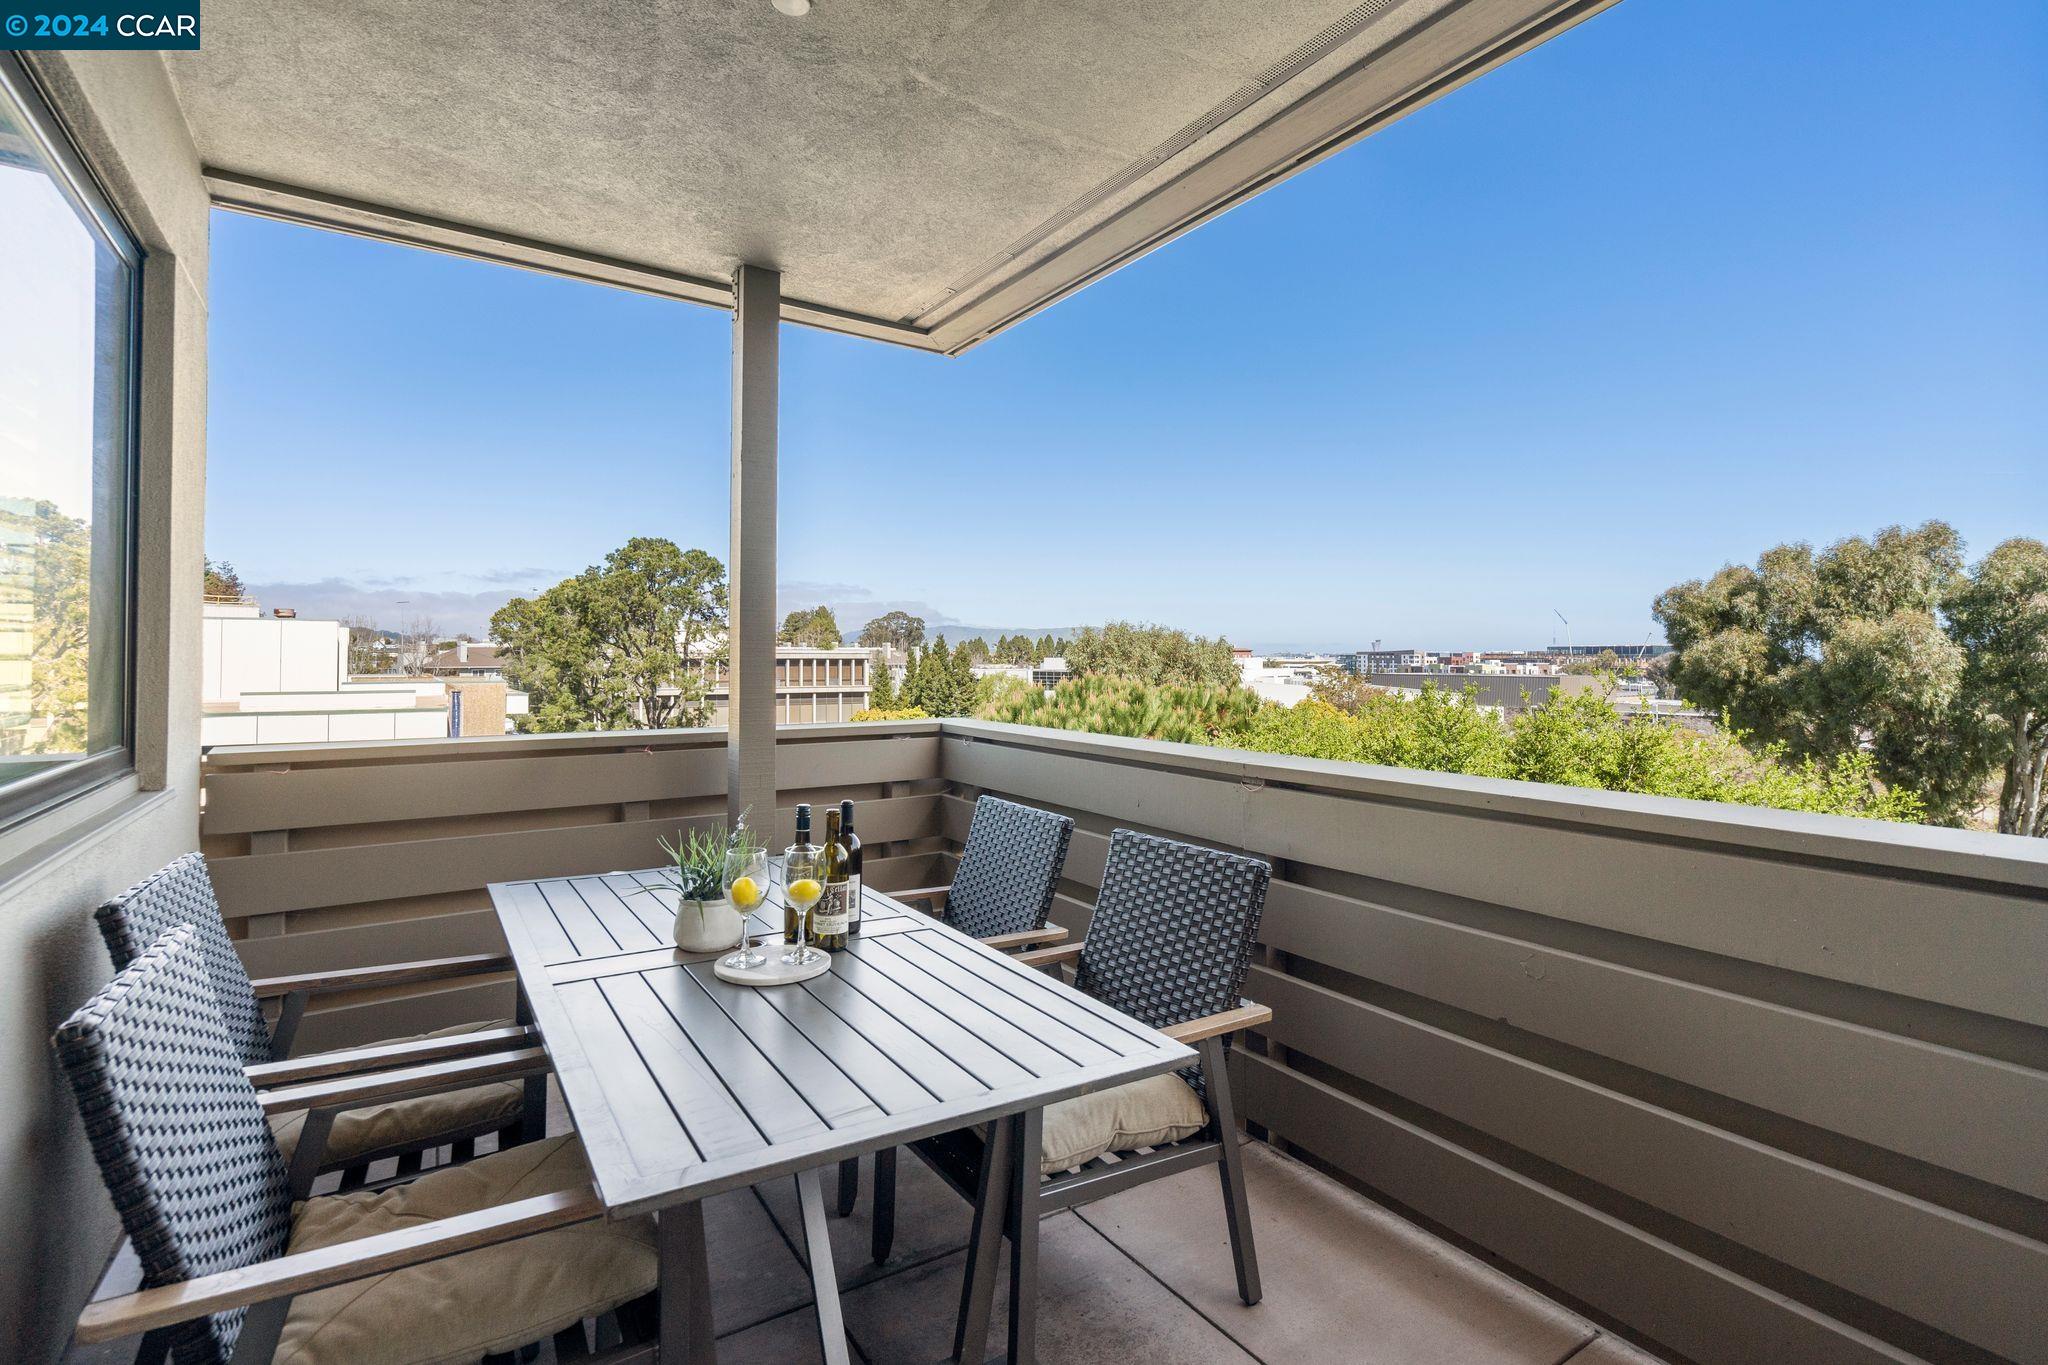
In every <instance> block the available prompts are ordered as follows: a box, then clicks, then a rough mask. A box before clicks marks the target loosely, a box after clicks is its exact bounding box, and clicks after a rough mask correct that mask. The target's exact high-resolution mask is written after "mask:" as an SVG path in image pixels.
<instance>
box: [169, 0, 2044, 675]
mask: <svg viewBox="0 0 2048 1365" xmlns="http://www.w3.org/2000/svg"><path fill="white" fill-rule="evenodd" d="M212 269H213V308H212V372H211V376H212V377H211V385H212V401H211V422H210V426H211V430H210V440H209V445H210V455H209V461H210V472H209V480H208V485H209V489H208V527H207V544H208V548H209V551H210V552H211V553H212V554H213V555H214V556H216V557H225V558H228V559H230V560H232V561H234V563H235V564H236V565H237V566H238V567H239V568H240V569H241V570H242V572H243V575H244V577H245V578H246V579H248V580H249V581H251V582H252V583H255V584H257V585H260V586H261V589H262V591H263V593H264V596H265V599H266V604H267V605H278V606H284V605H296V606H298V607H300V609H301V610H302V612H304V611H307V610H321V611H334V610H340V609H343V608H345V607H347V606H349V605H354V606H357V607H360V608H362V609H365V610H367V611H369V612H370V613H371V614H372V615H374V616H378V617H381V618H388V620H387V623H390V624H396V620H397V619H398V618H400V617H403V616H405V615H409V614H412V613H416V612H425V613H427V614H430V615H432V616H434V617H435V618H436V619H437V620H438V621H440V622H441V623H442V624H443V625H444V626H447V627H450V628H463V627H468V628H471V629H475V628H476V624H477V622H478V621H480V619H481V618H482V617H484V616H487V615H488V612H489V610H490V608H491V606H493V605H494V604H495V603H496V602H497V601H500V600H502V599H503V597H505V596H506V595H508V594H509V593H511V592H515V591H516V592H526V591H532V590H534V589H536V588H540V587H544V586H546V585H547V584H549V583H552V582H554V581H555V580H556V579H558V578H560V577H562V576H564V575H566V574H569V573H573V572H575V571H576V570H578V569H580V568H582V567H583V566H585V565H586V564H590V563H593V562H595V561H597V560H598V559H600V558H602V556H603V555H604V554H605V552H606V551H607V550H609V549H612V548H614V547H615V546H616V545H618V544H619V543H620V542H622V541H623V540H625V539H626V538H627V537H628V536H630V535H640V534H657V535H666V536H669V537H671V538H673V539H675V540H677V541H678V542H680V543H682V544H684V545H685V546H690V545H696V546H702V547H704V548H706V549H708V550H711V551H712V552H713V553H716V554H718V555H720V556H721V557H723V555H724V554H725V549H726V538H727V532H726V516H727V509H726V488H725V474H726V458H727V457H726V449H727V441H728V392H729V390H728V384H729V378H728V371H727V363H728V344H729V323H728V319H727V317H726V315H724V314H722V313H717V312H713V311H711V310H708V309H701V308H693V307H690V306H688V305H683V304H677V303H672V302H666V301H660V300H653V299H646V298H641V297H637V296H634V295H629V294H624V293H619V292H615V291H610V290H605V289H599V288H595V287H591V286H586V285H579V284H573V283H569V282H566V281H560V280H552V279H548V278H545V277H541V276H537V275H533V274H528V273H524V272H519V271H513V270H507V269H502V268H498V267H492V266H486V265H480V264H475V263H471V262H466V261H460V260H455V259H452V258H449V257H444V256H439V255H434V254H430V253H425V252H419V251H411V250H406V249H403V248H397V247H390V246H384V245H380V244H375V243H368V242H362V241H357V240H354V239H351V238H346V237H339V236H334V235H330V234H323V233H318V232H314V231H309V230H305V229H298V228H290V227H284V226H280V225H277V224H272V223H267V222H262V221H257V220H252V219H247V218H243V217H239V216H237V215H232V214H217V215H216V217H215V222H214V257H213V267H212ZM2044 376H2048V6H2044V5H2042V4H2040V3H2039V0H1972V3H1971V4H1970V5H1969V6H1967V7H1966V8H1965V9H1961V10H1958V9H1953V8H1948V7H1940V6H1920V5H1904V4H1890V3H1885V4H1876V5H1870V4H1862V3H1854V2H1853V0H1626V3H1624V4H1622V5H1620V6H1618V7H1617V8H1615V9H1613V10H1610V11H1608V12H1607V13H1605V14H1603V15H1601V16H1599V17H1597V18H1595V19H1593V20H1592V21H1590V22H1589V23H1587V24H1584V25H1582V26H1580V27H1579V28H1577V29H1575V30H1573V31H1571V32H1569V33H1567V34H1565V35H1564V36H1563V37H1561V38H1559V39H1557V40H1555V41H1553V42H1551V43H1550V44H1548V45H1546V46H1545V47H1543V48H1541V49H1539V50H1538V51H1536V52H1535V53H1533V54H1530V55H1529V56H1526V57H1523V58H1521V59H1518V60H1517V61H1515V62H1512V63H1510V64H1509V65H1508V66H1506V67H1505V68H1503V69H1501V70H1499V71H1496V72H1494V73H1492V74H1490V75H1488V76H1486V77H1483V78H1482V79H1481V80H1479V81H1477V82H1476V83H1474V84H1472V85H1470V86H1467V87H1466V88H1464V89H1463V90H1460V91H1456V92H1454V93H1453V94H1452V95H1450V96H1449V97H1447V98H1445V99H1444V100H1441V101H1439V102H1438V103H1436V104H1434V105H1432V106H1430V107H1428V108H1426V109H1424V110H1422V111H1421V112H1419V113H1417V114H1415V115H1413V116H1411V117H1410V118H1408V119H1407V120H1405V121H1403V122H1402V123H1400V124H1398V125H1396V126H1394V127H1392V128H1390V129H1387V130H1384V131H1382V132H1381V133H1379V134H1377V135H1375V136H1374V137H1372V138H1370V139H1368V140H1367V141H1366V142H1364V143H1362V144H1361V145H1359V146H1357V147H1354V148H1352V149H1351V150H1350V151H1348V152H1345V153H1344V154H1342V155H1340V156H1338V157H1336V158H1334V159H1332V160H1330V161H1328V162H1325V163H1324V164H1323V165H1321V166H1319V167H1316V168H1314V169H1312V170H1310V171H1308V172H1306V173H1305V174H1303V175H1300V176H1297V177H1296V178H1295V179H1293V180H1292V181H1290V182H1288V183H1287V184H1285V185H1282V186H1280V187H1279V188H1277V189H1275V190H1272V191H1269V192H1268V193H1266V194H1264V195H1262V196H1261V197H1259V198H1258V199H1256V200H1254V201H1253V202H1251V203H1249V204H1247V205H1244V206H1242V207H1240V208H1238V209H1236V210H1234V211H1233V212H1231V213H1229V214H1227V215H1225V216H1224V217H1223V218H1221V219H1219V220H1217V221H1215V222H1212V223H1210V224H1208V225H1206V226H1204V227H1202V228H1200V229H1198V230H1197V231H1195V232H1194V233H1192V234H1190V235H1188V236H1186V237H1184V238H1182V239H1181V240H1180V241H1178V242H1175V243H1173V244H1172V245H1170V246H1168V247H1166V248H1164V249H1162V250H1160V251H1157V252H1155V253H1153V254H1152V255H1151V256H1148V257H1146V258H1145V259H1144V260H1142V261H1140V262H1138V263H1136V264H1135V265H1132V266H1128V267H1126V268H1125V269H1124V270H1122V271H1120V272H1118V273H1117V274H1115V275H1113V276H1111V277H1110V278H1109V279H1107V280H1105V281H1102V282H1100V283H1098V284H1096V285H1094V286H1092V287H1091V288H1089V289H1087V290H1085V291H1083V292H1082V293H1080V294H1079V295H1076V296H1075V297H1073V298H1070V299H1068V300H1066V301H1065V302H1062V303H1060V304H1059V305H1057V306H1056V307H1054V308H1053V309H1051V310H1050V311H1049V312H1047V313H1044V314H1041V315H1040V316H1039V317H1037V318H1034V319H1032V320H1030V321H1028V322H1026V323H1024V324H1023V325H1021V326H1020V327H1018V328H1016V329H1014V330H1012V331H1011V332H1009V333H1007V334H1004V335H1002V336H999V337H997V338H996V339H995V340H993V341H991V342H988V343H985V344H984V345H983V346H981V347H980V348H978V349H977V350H975V351H972V352H970V353H969V354H968V355H966V356H965V357H962V358H959V359H955V360H947V359H942V358H938V357H932V356H926V355H922V354H918V353H914V352H910V351H905V350H901V349H898V348H894V347H886V346H878V345H874V344H872V343H864V342H859V341H854V340H850V339H847V338H843V337H836V336H831V335H827V334H824V333H819V332H811V331H806V330H802V329H796V328H790V329H786V330H785V332H784V371H783V416H782V423H783V425H782V486H783V504H782V508H783V510H782V522H781V578H782V584H783V595H784V597H785V603H786V605H792V606H793V605H809V604H810V603H811V602H812V601H814V600H824V601H828V602H832V603H835V604H838V606H839V608H840V611H841V615H842V619H843V620H850V619H858V618H861V617H864V616H865V615H867V614H869V612H870V611H875V610H882V609H886V608H887V607H889V606H899V605H900V606H906V607H908V608H909V609H911V610H914V611H918V612H920V613H921V614H923V615H926V616H927V617H928V618H930V619H931V620H932V621H934V622H935V623H937V622H944V621H953V622H966V623H971V624H974V625H978V626H1001V627H1018V626H1030V627H1034V628H1043V627H1049V626H1058V625H1062V624H1074V623H1085V622H1095V621H1101V620H1104V619H1110V618H1117V617H1128V618H1134V619H1141V620H1154V621H1161V622H1165V623H1168V624H1171V625H1177V626H1182V627H1185V628H1187V629H1191V630H1196V631H1201V632H1204V633H1212V634H1213V633H1223V634H1227V635H1229V636H1230V637H1231V639H1232V640H1233V641H1236V642H1239V643H1243V644H1248V645H1252V646H1254V647H1259V648H1280V647H1288V646H1309V647H1347V646H1352V647H1355V646H1357V645H1360V644H1363V643H1366V642H1369V641H1370V640H1373V639H1375V638H1377V639H1382V640H1384V641H1385V642H1386V643H1387V644H1388V645H1395V644H1401V645H1414V646H1420V647H1432V648H1434V647H1445V648H1448V647H1463V646H1479V647H1511V646H1516V645H1524V644H1538V643H1542V642H1544V641H1547V640H1549V639H1550V638H1552V636H1553V633H1555V634H1556V635H1558V636H1559V637H1560V638H1561V636H1562V631H1563V628H1562V627H1560V626H1558V625H1557V622H1556V618H1555V617H1553V616H1552V614H1551V613H1552V610H1553V609H1554V608H1555V609H1559V610H1562V611H1563V613H1564V614H1565V615H1566V616H1567V617H1569V618H1570V619H1571V621H1572V623H1573V627H1572V629H1573V634H1574V636H1575V638H1576V639H1577V640H1578V641H1580V642H1587V641H1592V640H1594V639H1595V638H1596V637H1597V638H1598V639H1599V640H1602V641H1606V640H1613V641H1636V640H1641V639H1643V638H1644V637H1645V636H1646V635H1648V634H1650V633H1651V632H1652V631H1653V629H1654V626H1653V622H1652V620H1651V617H1650V614H1649V606H1650V602H1651V600H1652V598H1653V597H1654V596H1655V595H1656V593H1657V592H1658V591H1659V590H1660V589H1662V588H1664V587H1666V586H1668V585H1669V584H1671V583H1673V582H1676V581H1679V580H1681V579H1684V578H1688V577H1696V576H1700V575H1703V574H1707V573H1711V572H1712V571H1713V570H1714V569H1716V568H1718V567H1719V566H1720V565H1721V564H1723V563H1725V562H1728V561H1731V560H1752V559H1754V558H1755V556H1756V555H1757V554H1758V553H1759V552H1760V551H1762V550H1764V549H1766V548H1767V547H1769V546H1771V545H1774V544H1777V543H1780V542H1782V541H1786V540H1799V539H1804V540H1810V541H1814V542H1816V543H1824V542H1826V541H1829V540H1832V539H1835V538H1837V537H1840V536H1843V535H1848V534H1854V533H1868V532H1870V531H1873V530H1875V529H1877V528H1878V527H1880V526H1883V525H1886V524H1889V523H1893V522H1917V521H1920V520H1924V519H1926V518H1928V517H1942V518H1945V519H1947V520H1949V521H1950V522H1952V523H1954V524H1955V525H1956V526H1957V527H1958V528H1959V529H1960V530H1961V531H1962V533H1963V535H1964V536H1965V538H1966V539H1967V540H1968V542H1969V544H1970V546H1971V548H1972V551H1973V552H1982V551H1984V550H1988V549H1989V548H1990V547H1991V546H1992V545H1994V544H1996V543H1997V542H1998V541H1999V540H2002V539H2004V538H2006V537H2008V536H2014V535H2031V536H2048V379H2044Z"/></svg>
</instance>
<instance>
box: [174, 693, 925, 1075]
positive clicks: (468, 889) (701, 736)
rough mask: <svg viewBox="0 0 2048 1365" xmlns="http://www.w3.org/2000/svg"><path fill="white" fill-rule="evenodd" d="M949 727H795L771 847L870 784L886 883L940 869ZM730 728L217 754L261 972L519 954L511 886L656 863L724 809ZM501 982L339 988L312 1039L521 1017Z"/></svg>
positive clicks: (227, 866)
mask: <svg viewBox="0 0 2048 1365" xmlns="http://www.w3.org/2000/svg"><path fill="white" fill-rule="evenodd" d="M938 745H939V731H938V726H937V725H936V724H935V723H932V722H904V723H893V724H890V723H884V724H876V725H817V726H789V727H784V728H783V729H782V730H780V731H779V732H778V743H777V774H778V780H779V785H780V788H781V792H780V795H779V797H778V800H777V809H776V810H775V811H774V812H773V813H772V814H770V815H769V816H767V817H766V818H765V819H764V817H763V815H762V814H761V813H759V812H757V813H755V814H754V816H753V817H752V822H753V824H754V826H755V828H756V829H757V830H758V831H760V832H762V833H763V834H764V836H765V837H766V840H767V842H768V843H770V844H771V845H772V846H774V847H777V848H779V847H781V846H782V845H783V844H786V843H788V842H789V840H790V838H791V837H792V835H793V833H794V822H795V816H794V806H795V803H796V802H797V801H800V800H812V801H820V802H823V801H837V800H839V799H842V798H847V799H853V800H856V801H858V802H859V804H860V832H861V837H862V840H863V842H864V843H865V845H866V847H867V848H868V850H869V856H868V858H867V866H866V874H867V876H868V878H869V880H870V881H871V882H872V883H873V884H874V885H876V886H877V887H880V888H883V889H887V888H890V887H897V886H915V885H920V884H924V883H926V881H927V880H928V879H929V877H930V876H931V875H932V871H933V868H934V866H935V865H936V860H935V857H934V854H933V852H932V850H934V849H936V848H937V847H939V844H938V836H939V834H940V829H939V825H938V821H939V815H940V802H941V800H942V799H943V798H942V796H941V794H940V791H939V782H938ZM725 769H726V754H725V733H724V731H723V730H699V731H674V730H670V731H636V732H615V733H605V734H578V735H547V736H506V737H504V738H502V739H501V738H495V737H493V738H484V739H463V740H423V741H399V742H395V743H371V744H347V745H338V744H320V745H289V746H287V745H263V746H247V747H238V748H224V749H215V750H213V751H212V752H210V753H209V754H208V755H207V758H206V762H205V767H204V774H203V776H204V786H205V802H204V811H203V814H202V817H201V835H202V839H201V844H202V847H203V848H204V849H205V851H206V853H207V858H208V862H209V865H210V867H211V870H212V873H213V878H214V883H215V886H216V887H217V889H218V891H219V894H220V899H221V906H222V909H223V911H224V913H225V914H226V915H227V917H228V919H229V920H230V922H231V924H232V925H233V926H234V928H235V931H236V933H237V935H238V939H239V942H238V947H239V948H240V950H241V952H242V955H243V957H244V959H245V960H246V961H247V962H248V964H249V966H250V968H251V970H252V971H254V972H256V973H258V974H261V975H277V974H284V973H291V972H302V971H319V970H326V969H331V968H336V967H352V966H363V965H370V964H375V963H381V962H395V961H404V960H408V959H413V958H421V957H438V956H445V955H447V954H448V953H451V952H490V951H502V950H503V947H504V942H503V938H502V936H501V935H500V933H499V931H498V927H497V923H496V918H495V916H494V915H493V914H492V913H491V911H490V910H489V908H488V907H489V899H488V896H487V894H486V892H485V887H486V886H488V885H489V884H490V883H491V882H494V881H506V880H514V879H520V878H533V877H548V876H562V875H576V874H585V873H599V872H609V871H614V870H617V869H624V868H638V867H650V866H654V865H656V864H658V863H660V862H661V861H662V860H663V856H664V855H663V854H662V852H661V849H660V847H659V845H658V843H657V838H658V837H662V836H667V837H673V835H674V834H675V832H676V831H677V830H678V829H683V828H689V827H692V826H700V825H703V824H707V823H709V822H711V821H713V820H717V819H722V818H723V816H724V809H725ZM510 1007H511V996H510V989H509V986H508V985H507V984H506V982H505V981H504V980H503V979H502V978H484V979H481V980H477V979H472V980H469V981H465V982H462V983H460V984H453V985H445V986H439V987H434V988H402V989H390V990H383V991H376V992H366V993H358V994H355V995H352V996H349V997H343V998H336V999H332V1000H323V1001H321V1002H319V1003H318V1004H317V1005H316V1006H315V1008H314V1009H313V1010H312V1011H311V1012H309V1014H308V1017H307V1020H306V1023H305V1025H304V1026H303V1030H302V1037H303V1038H304V1039H305V1043H306V1045H307V1046H311V1047H328V1046H337V1045H341V1044H345V1043H351V1042H361V1041H367V1040H369V1039H374V1038H380V1037H390V1036H395V1035H398V1034H403V1033H408V1032H413V1031H417V1030H423V1029H428V1028H434V1027H441V1026H444V1025H448V1024H453V1023H458V1022H462V1021H463V1020H467V1019H482V1018H495V1017H501V1016H503V1015H505V1014H506V1013H508V1012H509V1010H510Z"/></svg>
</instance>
